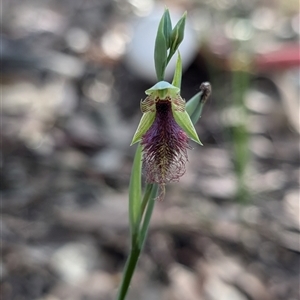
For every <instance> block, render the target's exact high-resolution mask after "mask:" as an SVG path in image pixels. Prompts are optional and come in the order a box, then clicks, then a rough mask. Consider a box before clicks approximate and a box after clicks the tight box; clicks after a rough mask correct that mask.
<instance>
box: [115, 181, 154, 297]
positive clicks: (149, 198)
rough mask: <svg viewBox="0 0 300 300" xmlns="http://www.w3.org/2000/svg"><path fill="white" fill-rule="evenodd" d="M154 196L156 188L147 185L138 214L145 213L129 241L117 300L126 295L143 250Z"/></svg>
mask: <svg viewBox="0 0 300 300" xmlns="http://www.w3.org/2000/svg"><path fill="white" fill-rule="evenodd" d="M156 196H157V186H156V185H153V184H147V186H146V191H145V194H144V197H143V200H142V203H141V214H140V215H141V218H142V216H143V214H144V212H145V217H144V220H143V224H142V227H141V229H140V230H139V232H138V235H137V234H133V235H132V241H131V242H132V247H131V250H130V253H129V257H128V259H127V261H126V264H125V267H124V272H123V279H122V283H121V287H120V290H119V294H118V297H117V300H124V299H125V297H126V295H127V292H128V289H129V285H130V281H131V278H132V275H133V273H134V270H135V267H136V264H137V262H138V259H139V256H140V253H141V251H142V249H143V245H144V242H145V239H146V236H147V232H148V228H149V223H150V219H151V215H152V212H153V207H154V204H155V201H154V199H155V198H156ZM140 221H141V220H139V222H140Z"/></svg>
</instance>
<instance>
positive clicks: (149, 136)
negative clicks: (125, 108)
mask: <svg viewBox="0 0 300 300" xmlns="http://www.w3.org/2000/svg"><path fill="white" fill-rule="evenodd" d="M146 94H147V95H148V96H147V97H146V99H145V100H143V101H142V102H141V110H142V113H143V116H142V119H141V121H140V124H139V126H138V128H137V131H136V133H135V135H134V137H133V140H132V143H131V144H134V143H136V142H138V141H140V142H141V145H142V149H143V168H144V174H145V176H146V182H147V183H156V184H158V185H159V186H160V188H161V193H160V195H159V197H158V198H159V199H163V198H164V194H165V185H166V183H169V182H176V181H179V179H180V177H181V176H182V175H183V174H184V173H185V165H186V162H187V160H188V156H187V149H190V146H189V144H188V139H189V138H190V139H192V140H194V141H195V142H197V143H199V144H200V145H202V144H201V142H200V140H199V138H198V135H197V133H196V131H195V128H194V125H193V124H192V122H191V119H190V117H189V115H188V113H187V112H186V110H185V101H184V100H183V99H182V98H181V96H180V89H179V88H178V87H175V86H173V85H171V84H170V83H168V82H166V81H160V82H158V83H157V84H156V85H154V86H153V87H152V88H150V89H149V90H147V91H146Z"/></svg>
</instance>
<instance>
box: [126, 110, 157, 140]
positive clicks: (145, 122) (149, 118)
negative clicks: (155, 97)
mask: <svg viewBox="0 0 300 300" xmlns="http://www.w3.org/2000/svg"><path fill="white" fill-rule="evenodd" d="M155 115H156V112H147V113H144V114H143V116H142V118H141V120H140V124H139V126H138V128H137V130H136V132H135V134H134V136H133V139H132V142H131V144H130V146H131V145H133V144H135V143H137V142H138V141H140V140H141V138H142V137H143V135H144V134H145V133H146V132H147V131H148V129H149V128H150V127H151V125H152V124H153V122H154V119H155Z"/></svg>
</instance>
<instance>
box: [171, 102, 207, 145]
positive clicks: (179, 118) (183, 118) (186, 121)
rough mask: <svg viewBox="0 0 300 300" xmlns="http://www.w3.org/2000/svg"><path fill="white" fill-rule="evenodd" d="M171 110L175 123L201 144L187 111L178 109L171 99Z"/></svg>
mask: <svg viewBox="0 0 300 300" xmlns="http://www.w3.org/2000/svg"><path fill="white" fill-rule="evenodd" d="M172 112H173V116H174V119H175V121H176V123H177V124H178V125H179V126H180V127H181V128H182V129H183V130H184V131H185V132H186V134H187V135H188V136H189V138H190V139H192V140H193V141H195V142H196V143H198V144H200V145H202V143H201V141H200V140H199V137H198V134H197V132H196V130H195V127H194V125H193V123H192V121H191V119H190V116H189V115H188V113H187V112H186V111H185V110H184V111H182V110H181V109H180V110H179V109H178V108H177V106H176V105H175V104H174V103H173V101H172Z"/></svg>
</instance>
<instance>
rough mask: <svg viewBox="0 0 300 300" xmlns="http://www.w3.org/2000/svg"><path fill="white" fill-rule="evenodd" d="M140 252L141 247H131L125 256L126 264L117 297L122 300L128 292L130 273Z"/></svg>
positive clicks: (132, 271)
mask: <svg viewBox="0 0 300 300" xmlns="http://www.w3.org/2000/svg"><path fill="white" fill-rule="evenodd" d="M140 253H141V249H140V248H138V247H136V248H131V250H130V253H129V256H128V258H127V261H126V265H125V268H124V273H123V279H122V283H121V287H120V290H119V294H118V297H117V299H118V300H124V299H125V297H126V295H127V292H128V289H129V286H130V281H131V278H132V275H133V273H134V270H135V267H136V264H137V262H138V259H139V257H140Z"/></svg>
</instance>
